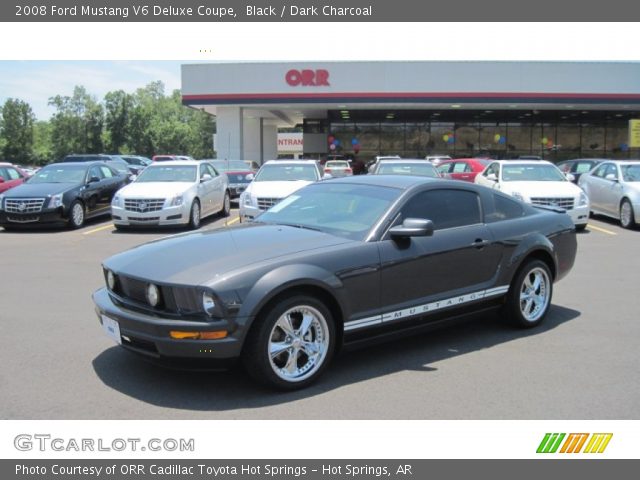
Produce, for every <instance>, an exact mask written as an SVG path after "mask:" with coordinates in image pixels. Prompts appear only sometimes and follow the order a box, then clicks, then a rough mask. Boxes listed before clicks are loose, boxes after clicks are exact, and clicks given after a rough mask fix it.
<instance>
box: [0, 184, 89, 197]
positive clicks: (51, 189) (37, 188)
mask: <svg viewBox="0 0 640 480" xmlns="http://www.w3.org/2000/svg"><path fill="white" fill-rule="evenodd" d="M79 186H80V184H77V183H23V184H22V185H18V186H17V187H14V188H12V189H11V190H9V191H8V192H7V193H6V195H7V197H20V198H32V197H47V196H49V195H57V194H58V193H63V192H66V191H67V190H71V189H72V188H76V187H79Z"/></svg>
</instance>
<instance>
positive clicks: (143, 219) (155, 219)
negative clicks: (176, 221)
mask: <svg viewBox="0 0 640 480" xmlns="http://www.w3.org/2000/svg"><path fill="white" fill-rule="evenodd" d="M180 216H181V215H178V218H180ZM129 220H130V221H132V222H159V221H160V217H129Z"/></svg>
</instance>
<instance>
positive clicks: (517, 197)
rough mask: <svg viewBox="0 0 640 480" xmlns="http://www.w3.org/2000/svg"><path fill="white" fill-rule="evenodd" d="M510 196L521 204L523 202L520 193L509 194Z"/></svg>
mask: <svg viewBox="0 0 640 480" xmlns="http://www.w3.org/2000/svg"><path fill="white" fill-rule="evenodd" d="M511 196H512V197H513V198H515V199H517V200H520V201H521V202H524V201H525V200H524V197H523V196H522V194H521V193H520V192H511Z"/></svg>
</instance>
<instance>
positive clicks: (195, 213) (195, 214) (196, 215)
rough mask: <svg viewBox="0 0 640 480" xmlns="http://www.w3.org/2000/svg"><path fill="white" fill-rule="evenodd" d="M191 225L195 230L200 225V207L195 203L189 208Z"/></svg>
mask: <svg viewBox="0 0 640 480" xmlns="http://www.w3.org/2000/svg"><path fill="white" fill-rule="evenodd" d="M191 225H193V226H194V227H196V228H197V227H198V226H199V225H200V205H198V204H197V203H194V204H193V207H192V208H191Z"/></svg>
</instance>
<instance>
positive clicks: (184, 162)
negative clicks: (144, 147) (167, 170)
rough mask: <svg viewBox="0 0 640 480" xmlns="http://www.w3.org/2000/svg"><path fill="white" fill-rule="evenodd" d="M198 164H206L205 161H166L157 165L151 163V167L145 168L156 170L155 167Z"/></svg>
mask: <svg viewBox="0 0 640 480" xmlns="http://www.w3.org/2000/svg"><path fill="white" fill-rule="evenodd" d="M200 163H206V161H205V160H203V161H201V162H198V161H195V160H167V161H165V162H157V163H152V164H151V165H149V166H148V167H147V168H149V167H153V168H157V167H167V166H169V167H171V166H174V167H180V166H185V165H191V166H193V165H198V164H200Z"/></svg>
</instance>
